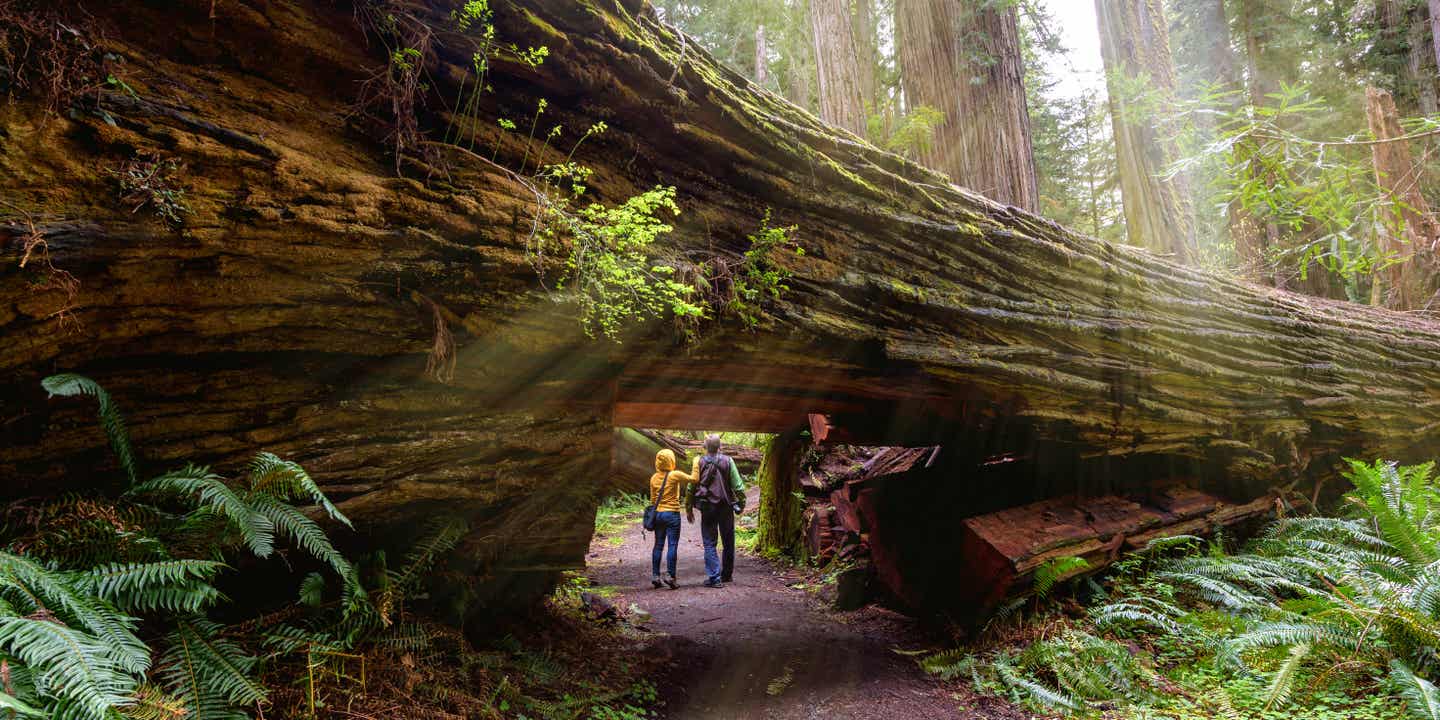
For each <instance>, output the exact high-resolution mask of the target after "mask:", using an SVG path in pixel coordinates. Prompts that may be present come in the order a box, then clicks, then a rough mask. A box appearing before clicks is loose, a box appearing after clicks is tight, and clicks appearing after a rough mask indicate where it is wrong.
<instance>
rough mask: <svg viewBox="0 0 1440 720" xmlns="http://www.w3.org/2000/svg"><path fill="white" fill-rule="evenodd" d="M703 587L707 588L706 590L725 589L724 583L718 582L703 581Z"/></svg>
mask: <svg viewBox="0 0 1440 720" xmlns="http://www.w3.org/2000/svg"><path fill="white" fill-rule="evenodd" d="M705 587H708V588H718V587H725V583H723V582H720V581H719V580H706V581H705Z"/></svg>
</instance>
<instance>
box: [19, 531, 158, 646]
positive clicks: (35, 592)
mask: <svg viewBox="0 0 1440 720" xmlns="http://www.w3.org/2000/svg"><path fill="white" fill-rule="evenodd" d="M77 585H78V584H77V582H76V581H75V576H74V575H72V574H70V573H64V572H60V571H54V570H49V569H47V568H45V567H43V566H41V565H39V564H38V563H35V562H32V561H30V560H28V559H26V558H23V557H20V556H19V555H12V554H10V553H5V552H0V597H6V598H7V599H9V600H10V601H11V603H12V605H18V606H19V607H17V608H16V609H19V610H23V612H20V613H17V614H18V615H25V616H37V615H52V616H54V617H56V618H57V619H59V620H61V621H63V622H64V623H65V624H66V625H68V626H70V627H72V628H76V629H78V630H81V631H84V632H85V633H87V634H89V635H91V636H93V637H94V638H95V639H96V641H97V642H102V643H104V644H105V645H106V647H108V648H110V652H111V654H112V655H113V657H115V658H116V659H117V662H119V663H120V666H121V667H122V668H123V669H124V670H125V671H126V672H130V673H135V674H142V673H144V672H145V671H146V670H147V669H148V668H149V667H150V650H149V648H147V647H146V646H145V643H143V642H141V641H140V639H139V638H138V637H136V636H135V628H136V626H137V624H138V621H137V620H136V619H135V618H133V617H130V616H128V615H125V614H124V613H122V612H120V611H119V610H117V609H116V608H115V607H114V606H112V605H110V604H109V603H106V602H105V601H103V600H101V599H100V598H97V597H94V596H92V595H88V594H86V593H85V592H84V591H83V590H81V589H80V588H79V587H77Z"/></svg>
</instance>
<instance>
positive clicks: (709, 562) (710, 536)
mask: <svg viewBox="0 0 1440 720" xmlns="http://www.w3.org/2000/svg"><path fill="white" fill-rule="evenodd" d="M717 540H719V541H721V542H722V543H723V544H724V546H725V549H724V561H723V562H722V561H721V556H720V554H719V553H717V552H715V542H716V541H717ZM700 542H701V544H703V545H704V546H705V574H706V575H707V576H708V578H707V579H708V581H709V582H710V584H712V585H713V584H715V583H718V582H720V581H721V580H729V579H730V575H731V574H732V573H733V572H734V571H735V513H734V511H732V510H731V509H730V506H729V505H722V504H718V503H715V504H712V503H702V504H701V505H700Z"/></svg>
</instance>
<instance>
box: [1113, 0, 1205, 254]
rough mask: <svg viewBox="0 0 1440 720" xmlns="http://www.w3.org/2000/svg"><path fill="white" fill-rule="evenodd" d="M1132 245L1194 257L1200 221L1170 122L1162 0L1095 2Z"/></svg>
mask: <svg viewBox="0 0 1440 720" xmlns="http://www.w3.org/2000/svg"><path fill="white" fill-rule="evenodd" d="M1095 12H1096V15H1097V16H1098V18H1099V24H1100V49H1101V55H1102V56H1103V57H1104V60H1105V73H1106V75H1107V77H1108V78H1109V82H1108V87H1109V90H1110V112H1111V117H1112V119H1113V125H1114V128H1115V159H1116V161H1117V163H1118V164H1119V172H1120V199H1121V202H1122V203H1124V206H1125V232H1126V234H1127V236H1128V237H1129V238H1130V243H1131V244H1133V245H1138V246H1141V247H1147V248H1150V249H1152V250H1155V251H1156V252H1162V253H1169V254H1171V255H1173V256H1174V257H1175V259H1176V260H1178V261H1180V262H1188V261H1189V260H1190V257H1191V254H1192V251H1193V247H1194V240H1195V238H1194V218H1193V217H1191V212H1190V198H1189V195H1188V190H1187V189H1186V187H1185V182H1184V175H1183V174H1175V175H1169V176H1167V175H1166V174H1167V173H1168V171H1169V166H1170V165H1171V164H1172V163H1174V162H1175V161H1176V160H1178V159H1179V158H1180V151H1179V148H1178V147H1177V146H1176V144H1175V138H1174V133H1175V127H1174V123H1173V120H1172V117H1171V116H1172V114H1173V112H1174V109H1175V108H1174V101H1175V68H1174V64H1173V63H1172V62H1171V60H1170V30H1169V26H1168V25H1167V24H1166V21H1165V11H1164V7H1163V6H1162V5H1161V2H1160V0H1095Z"/></svg>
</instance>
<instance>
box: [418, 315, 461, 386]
mask: <svg viewBox="0 0 1440 720" xmlns="http://www.w3.org/2000/svg"><path fill="white" fill-rule="evenodd" d="M421 300H422V301H423V302H424V303H425V304H426V305H428V306H430V321H431V323H432V325H433V326H434V330H435V335H434V339H433V340H432V342H431V345H430V356H429V357H428V358H426V360H425V374H426V375H429V376H430V377H432V378H434V379H435V381H436V382H442V383H449V382H450V381H451V380H454V379H455V335H454V334H453V333H451V332H450V325H449V323H446V322H445V314H444V312H442V311H441V310H440V305H439V304H438V303H436V302H435V301H434V300H431V299H430V298H427V297H423V296H422V297H421Z"/></svg>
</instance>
